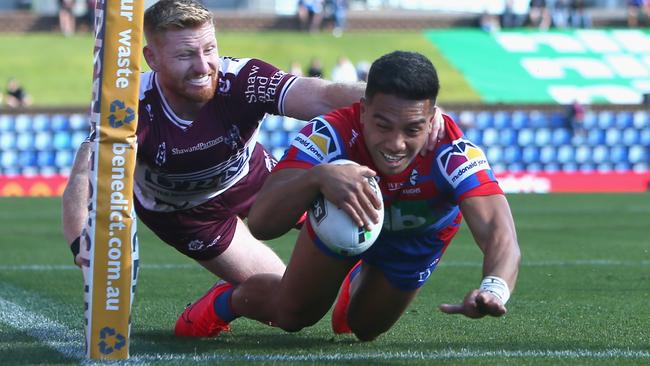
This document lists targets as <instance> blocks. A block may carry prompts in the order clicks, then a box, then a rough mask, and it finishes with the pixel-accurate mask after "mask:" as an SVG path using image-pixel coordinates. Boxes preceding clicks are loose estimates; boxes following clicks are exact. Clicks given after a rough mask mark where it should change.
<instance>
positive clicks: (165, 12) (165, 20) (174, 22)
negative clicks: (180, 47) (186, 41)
mask: <svg viewBox="0 0 650 366" xmlns="http://www.w3.org/2000/svg"><path fill="white" fill-rule="evenodd" d="M212 21H213V17H212V12H210V10H208V9H207V8H206V7H205V6H203V4H201V3H200V2H198V1H195V0H160V1H158V2H157V3H155V4H153V5H152V6H150V7H149V8H147V10H146V11H145V12H144V31H145V35H147V36H148V37H150V36H151V35H153V34H155V33H157V32H164V31H167V30H170V29H185V28H196V27H199V26H202V25H203V24H205V23H207V22H212Z"/></svg>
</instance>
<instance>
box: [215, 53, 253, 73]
mask: <svg viewBox="0 0 650 366" xmlns="http://www.w3.org/2000/svg"><path fill="white" fill-rule="evenodd" d="M254 62H255V59H252V58H239V57H229V56H223V57H221V58H220V63H219V71H221V73H222V74H233V75H238V74H239V72H240V71H241V70H242V69H243V68H244V67H245V66H246V65H248V64H249V63H254Z"/></svg>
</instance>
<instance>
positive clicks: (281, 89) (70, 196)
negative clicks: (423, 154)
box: [62, 0, 440, 284]
mask: <svg viewBox="0 0 650 366" xmlns="http://www.w3.org/2000/svg"><path fill="white" fill-rule="evenodd" d="M144 31H145V36H146V39H147V46H146V47H145V48H144V56H145V59H146V61H147V63H148V65H149V66H150V67H151V69H152V71H151V72H147V73H144V74H143V75H142V76H141V86H140V102H139V116H138V117H139V120H138V129H137V139H138V151H137V162H136V167H135V177H134V180H135V182H134V183H135V184H134V206H135V209H136V212H137V215H138V217H139V218H140V220H142V222H144V223H145V224H146V225H147V226H148V227H149V228H150V229H151V230H152V231H153V232H154V233H155V234H156V235H157V236H158V237H159V238H161V239H162V240H164V241H165V242H166V243H168V244H169V245H171V246H173V247H174V248H175V249H176V250H178V251H179V252H181V253H183V254H185V255H187V256H189V257H190V258H193V259H195V260H196V261H197V262H198V263H199V264H201V265H202V266H203V267H205V268H206V269H208V270H209V271H211V272H212V273H214V274H215V275H217V276H218V277H220V278H222V279H224V280H226V281H228V282H230V283H235V284H237V283H241V282H243V281H244V280H246V279H247V278H249V277H250V276H251V275H253V274H256V273H275V274H277V275H278V276H279V275H281V274H282V273H283V272H284V269H285V266H284V263H283V262H282V261H281V260H280V258H279V257H278V256H277V255H276V254H275V253H274V252H273V251H272V250H271V249H270V248H269V247H268V246H266V245H265V244H264V243H262V242H261V241H259V240H257V239H255V238H254V237H253V236H252V235H251V234H250V232H249V230H248V228H247V227H246V225H245V224H244V222H243V219H244V218H245V217H246V216H247V215H248V211H249V209H250V206H251V205H252V203H253V200H254V199H255V195H256V193H257V192H258V191H259V190H260V188H261V187H262V183H263V182H264V180H265V179H266V178H267V176H268V175H269V173H270V171H271V168H272V167H273V166H274V165H275V163H276V162H275V160H274V159H273V158H272V156H271V155H270V154H269V153H268V152H267V151H266V150H265V149H264V148H263V146H262V145H260V144H259V143H258V142H257V135H258V132H259V128H260V121H261V120H262V118H263V116H264V114H265V113H271V114H280V115H286V116H290V117H294V118H297V119H302V120H309V119H311V118H313V117H315V116H318V115H320V114H323V113H326V112H328V111H330V110H332V109H334V108H338V107H342V106H345V105H348V104H350V103H352V102H354V101H356V100H358V99H359V98H360V97H361V95H362V93H363V84H348V85H346V84H337V83H332V82H329V81H326V80H322V79H318V78H304V77H296V76H294V75H291V74H287V73H285V72H283V71H281V70H279V69H277V68H276V67H274V66H272V65H270V64H268V63H266V62H264V61H261V60H256V59H246V58H231V57H219V53H218V50H217V41H216V38H215V28H214V24H213V16H212V13H211V12H210V11H209V10H208V9H206V8H205V7H204V6H203V5H201V4H200V3H199V2H196V1H193V0H161V1H159V2H157V3H155V4H154V5H153V6H151V7H150V8H149V9H147V11H146V12H145V15H144ZM438 127H440V126H439V125H438ZM437 131H438V130H437V129H436V130H435V132H436V134H432V135H431V136H432V137H433V139H434V140H433V141H435V138H436V137H437ZM91 136H92V135H91ZM90 153H91V151H90V144H89V143H84V144H82V146H81V147H80V149H79V151H78V153H77V156H76V158H75V162H74V165H73V169H72V172H71V175H70V179H69V181H68V185H67V187H66V190H65V192H64V196H63V212H62V215H63V231H64V236H65V238H66V240H67V242H68V243H70V244H71V249H72V251H73V255H74V256H75V262H76V263H77V264H78V265H82V264H84V263H86V264H87V259H88V248H87V246H86V245H84V243H88V242H89V241H88V240H87V239H86V238H82V237H81V235H82V231H83V228H84V224H85V222H86V221H87V216H88V214H87V202H88V197H89V194H88V176H89V171H88V169H89V168H88V159H89V156H90Z"/></svg>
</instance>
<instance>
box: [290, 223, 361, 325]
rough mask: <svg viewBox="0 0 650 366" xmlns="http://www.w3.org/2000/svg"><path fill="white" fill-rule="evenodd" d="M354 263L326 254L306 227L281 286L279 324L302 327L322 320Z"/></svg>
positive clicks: (299, 237) (301, 233)
mask: <svg viewBox="0 0 650 366" xmlns="http://www.w3.org/2000/svg"><path fill="white" fill-rule="evenodd" d="M353 264H354V261H353V260H346V259H341V258H335V257H333V256H331V255H328V254H326V253H325V252H324V251H323V250H322V249H320V248H318V247H317V246H316V245H315V244H314V242H313V241H312V239H311V238H310V236H309V234H308V233H307V229H306V228H303V229H302V230H301V231H300V234H299V236H298V240H297V242H296V245H295V247H294V250H293V253H292V254H291V259H290V260H289V264H288V265H287V270H286V272H285V274H284V277H283V278H282V282H281V284H280V288H279V289H278V302H277V307H278V313H279V316H278V321H279V323H280V325H281V326H282V325H290V324H293V325H295V326H296V328H301V327H304V326H308V325H312V324H314V323H316V322H317V321H318V320H320V319H321V318H322V317H323V316H324V315H325V314H326V313H327V311H328V310H329V309H330V307H331V306H332V303H333V302H334V300H335V299H336V295H337V294H338V290H339V287H340V285H341V282H342V281H343V279H344V278H345V275H346V274H347V272H348V270H349V269H350V267H352V265H353ZM289 328H291V326H289Z"/></svg>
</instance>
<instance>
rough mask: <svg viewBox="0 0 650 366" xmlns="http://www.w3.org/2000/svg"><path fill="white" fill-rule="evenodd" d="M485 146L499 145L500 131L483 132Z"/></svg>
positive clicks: (488, 130) (487, 130) (488, 129)
mask: <svg viewBox="0 0 650 366" xmlns="http://www.w3.org/2000/svg"><path fill="white" fill-rule="evenodd" d="M483 144H485V146H492V145H498V144H499V131H498V130H497V129H495V128H486V129H484V130H483Z"/></svg>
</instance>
